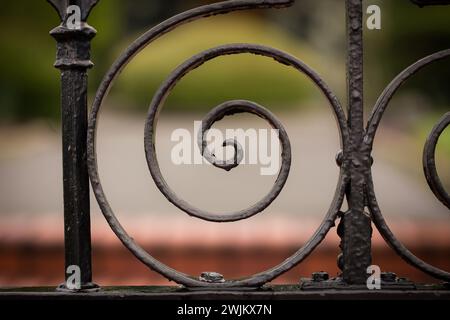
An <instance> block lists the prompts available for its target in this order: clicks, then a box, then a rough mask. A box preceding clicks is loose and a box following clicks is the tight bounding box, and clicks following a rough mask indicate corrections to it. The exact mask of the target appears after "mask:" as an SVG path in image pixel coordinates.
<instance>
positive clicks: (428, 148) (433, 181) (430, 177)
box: [364, 49, 450, 281]
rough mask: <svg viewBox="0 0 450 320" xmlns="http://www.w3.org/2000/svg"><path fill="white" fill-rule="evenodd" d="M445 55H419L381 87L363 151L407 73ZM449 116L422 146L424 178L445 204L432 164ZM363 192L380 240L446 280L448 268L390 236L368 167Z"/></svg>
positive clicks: (369, 146)
mask: <svg viewBox="0 0 450 320" xmlns="http://www.w3.org/2000/svg"><path fill="white" fill-rule="evenodd" d="M448 56H450V49H446V50H442V51H439V52H436V53H433V54H431V55H429V56H427V57H425V58H423V59H420V60H418V61H417V62H415V63H414V64H412V65H410V66H409V67H407V68H406V69H405V70H403V71H402V72H401V73H400V74H399V75H398V76H397V77H396V78H395V79H394V80H392V82H391V83H390V84H389V85H388V86H387V87H386V88H385V89H384V91H383V93H382V94H381V95H380V97H379V98H378V100H377V102H376V103H375V107H374V109H373V112H372V114H371V116H370V118H369V121H368V124H367V130H366V135H365V137H364V152H366V154H370V153H371V151H372V147H373V142H374V139H375V134H376V132H377V129H378V126H379V124H380V121H381V118H382V116H383V114H384V112H385V110H386V108H387V106H388V104H389V102H390V101H391V99H392V97H393V95H394V94H395V93H396V92H397V90H398V89H399V88H400V87H401V86H402V84H403V83H404V82H405V81H406V80H408V79H409V78H410V77H412V76H413V75H414V74H416V73H417V72H418V71H419V70H421V69H422V68H423V67H425V66H427V65H429V64H431V63H433V62H436V61H439V60H442V59H444V58H446V57H448ZM449 118H450V117H449V116H448V113H447V114H446V116H445V117H444V118H443V119H441V121H440V122H439V123H438V125H437V126H436V127H435V128H434V129H433V131H432V134H431V135H430V137H429V139H428V141H427V143H426V144H425V150H424V155H423V159H424V169H425V176H426V178H427V181H428V183H429V184H430V187H431V189H432V191H433V192H434V193H435V195H436V196H437V198H438V199H439V200H441V201H443V203H444V204H445V205H447V206H448V194H447V193H446V192H445V190H444V189H443V187H442V184H440V181H439V177H438V175H437V172H436V167H435V165H434V150H435V147H436V143H437V139H438V138H439V135H440V134H441V133H442V131H443V130H444V129H445V127H446V126H447V125H448V123H449ZM366 196H367V202H368V208H369V210H370V212H371V214H372V218H373V221H374V223H375V226H376V227H377V229H378V231H379V232H380V234H381V236H382V237H383V238H384V240H385V241H386V242H387V243H388V244H389V246H390V247H391V248H393V249H394V251H395V252H396V253H397V254H398V255H399V256H400V257H402V258H403V259H404V260H405V261H406V262H408V263H409V264H411V265H413V266H414V267H416V268H418V269H419V270H422V271H423V272H425V273H427V274H429V275H431V276H433V277H435V278H438V279H442V280H446V281H448V280H450V273H449V272H447V271H444V270H441V269H439V268H436V267H434V266H432V265H430V264H428V263H426V262H424V261H423V260H421V259H419V258H418V257H417V256H415V255H414V254H413V253H412V252H411V251H409V250H408V249H407V248H406V247H405V246H404V245H403V244H402V243H401V242H400V241H399V240H398V239H397V238H396V237H395V236H394V234H393V232H392V231H391V230H390V228H389V227H388V225H387V223H386V221H385V220H384V218H383V215H382V213H381V210H380V208H379V206H378V202H377V200H376V196H375V191H374V186H373V180H372V173H371V172H370V171H367V173H366ZM446 197H447V198H446ZM445 201H447V202H445Z"/></svg>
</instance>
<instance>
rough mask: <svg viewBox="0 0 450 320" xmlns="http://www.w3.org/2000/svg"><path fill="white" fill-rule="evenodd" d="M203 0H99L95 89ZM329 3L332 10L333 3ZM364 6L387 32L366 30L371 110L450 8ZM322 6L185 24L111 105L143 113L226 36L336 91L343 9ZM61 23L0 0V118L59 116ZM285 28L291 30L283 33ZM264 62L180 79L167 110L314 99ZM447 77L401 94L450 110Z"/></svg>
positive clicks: (447, 31) (446, 42) (440, 27)
mask: <svg viewBox="0 0 450 320" xmlns="http://www.w3.org/2000/svg"><path fill="white" fill-rule="evenodd" d="M204 2H205V1H201V0H197V1H194V0H192V1H178V0H170V1H169V0H168V1H158V2H157V3H156V1H155V2H153V1H146V0H136V1H132V2H131V1H124V0H108V1H101V3H100V4H99V5H98V6H97V7H96V8H95V10H93V13H92V15H91V17H90V19H89V22H90V24H91V25H93V26H94V27H95V28H96V29H97V30H98V31H99V32H98V34H97V36H96V38H95V39H94V41H93V50H92V59H93V61H94V62H95V64H96V66H95V68H94V69H93V70H92V71H91V72H90V92H91V94H92V93H93V92H95V89H96V87H97V86H98V83H99V81H100V79H101V77H102V75H103V74H104V73H105V71H106V69H107V68H108V67H109V65H110V64H111V62H112V61H113V59H115V58H116V57H117V55H118V54H119V53H120V51H122V50H123V49H124V47H125V46H126V45H128V44H129V43H130V41H131V40H132V39H133V38H135V36H136V35H135V33H141V32H142V31H144V29H145V28H144V27H143V26H151V25H153V24H154V23H156V22H157V21H162V20H163V19H165V18H167V17H169V16H170V15H172V14H174V13H175V12H179V11H182V10H184V9H186V8H187V7H192V6H196V5H199V4H201V3H204ZM324 3H325V4H324ZM331 3H333V4H334V6H329V5H331ZM364 3H365V5H366V6H367V5H368V4H378V5H380V7H381V8H382V28H383V29H382V30H381V31H368V30H365V31H364V32H365V46H366V47H365V64H366V72H365V81H366V98H367V100H368V103H367V107H368V108H369V109H370V108H371V106H372V105H373V102H374V100H375V99H376V97H377V96H378V94H379V93H380V92H381V90H382V89H383V88H384V86H385V85H386V84H387V83H388V82H389V81H390V80H391V79H392V78H393V77H394V76H395V75H396V74H398V72H400V71H401V70H402V69H404V68H405V67H406V66H408V65H409V64H411V63H412V62H414V61H415V60H417V59H418V58H420V57H423V56H425V55H427V54H429V53H432V52H434V51H437V50H441V49H445V48H449V47H450V19H449V18H448V17H449V16H450V6H447V7H442V6H439V7H427V8H423V9H420V8H418V7H417V6H415V5H412V4H411V3H410V2H409V1H408V0H399V1H386V0H371V1H370V3H369V1H365V2H364ZM327 7H330V8H336V5H335V0H321V1H316V0H304V1H302V2H301V3H300V2H298V3H297V4H296V6H294V7H293V8H291V9H286V10H272V11H270V10H269V11H258V13H253V14H232V15H229V16H218V17H214V18H211V19H205V20H202V21H199V22H195V23H192V24H188V25H186V26H183V27H182V28H180V29H179V30H176V31H175V32H174V33H171V34H169V35H167V36H166V37H163V38H161V39H159V40H158V41H157V42H155V43H154V44H152V45H151V46H150V47H149V48H148V50H145V51H144V52H142V54H140V55H139V56H138V57H137V58H136V60H134V61H133V62H132V63H131V64H130V65H129V67H128V68H126V69H125V71H124V73H123V75H122V76H121V77H120V78H119V81H118V83H117V85H116V86H115V87H114V90H113V92H112V93H113V96H112V97H113V98H114V99H116V100H112V102H115V103H116V104H120V105H123V106H125V107H128V108H132V107H135V108H137V109H146V108H147V106H148V104H149V102H150V99H151V96H152V94H153V93H154V91H155V90H156V88H157V87H158V86H159V84H160V83H161V81H162V80H163V79H164V78H165V77H166V76H167V75H168V74H169V72H170V71H171V70H173V69H174V68H175V67H176V66H177V65H178V64H180V63H181V62H182V61H184V60H185V59H187V58H188V57H189V56H191V55H192V54H196V53H198V52H200V51H201V50H204V49H206V48H208V47H211V46H215V45H220V44H224V43H229V42H252V43H261V44H266V45H270V46H274V47H277V48H281V49H283V50H285V51H288V52H290V53H292V54H294V55H296V56H298V57H299V58H301V59H302V60H304V61H305V62H307V63H308V64H310V65H311V66H313V67H314V68H315V69H317V70H318V71H319V72H320V73H322V74H325V79H326V81H327V82H328V83H330V84H333V85H332V87H333V89H334V91H336V92H338V93H340V92H341V91H340V88H336V87H338V86H336V85H334V79H331V80H330V78H332V77H333V75H334V74H335V75H336V79H338V80H339V81H340V82H341V83H342V86H344V79H345V77H344V74H343V72H341V69H340V67H330V66H332V65H333V63H334V64H336V65H339V63H341V62H340V61H341V60H344V59H343V52H344V49H345V48H344V47H343V45H344V44H345V41H344V39H343V38H342V33H339V31H338V30H337V28H332V27H331V28H330V27H329V26H342V28H344V21H343V19H344V17H343V14H341V13H343V9H342V12H340V11H339V12H334V11H335V10H331V12H330V10H325V9H324V8H327ZM339 8H340V7H339ZM339 10H340V9H339ZM275 15H276V16H278V22H280V19H281V20H282V23H280V24H279V26H278V27H274V24H273V23H271V20H272V19H271V17H272V18H273V17H274V16H275ZM318 17H319V18H318ZM275 20H276V19H275ZM331 21H335V23H331ZM58 23H59V21H58V19H57V15H56V13H55V12H54V10H53V9H52V8H51V7H50V5H48V4H47V3H46V2H45V1H43V0H42V1H5V2H4V3H2V10H1V12H0V26H1V27H0V37H1V39H2V41H0V70H1V73H0V119H2V120H5V119H10V120H26V119H34V118H48V119H58V118H59V114H60V111H59V73H58V70H56V69H54V68H52V65H53V62H54V59H55V41H54V40H53V39H52V38H51V37H50V36H49V35H48V32H49V31H50V30H51V29H52V28H53V27H55V26H57V25H58ZM281 25H282V26H283V27H286V28H288V30H289V31H286V30H284V31H283V30H282V29H280V28H281ZM320 26H322V29H320V28H319V27H320ZM325 27H326V28H325ZM339 28H340V27H339ZM319 29H320V30H319ZM336 31H338V32H337V33H336ZM335 33H336V34H338V35H340V37H339V39H338V40H339V41H334V40H333V39H334V38H335V36H334V34H335ZM331 35H333V36H331ZM327 36H328V37H327ZM124 38H125V39H126V41H124V40H123V39H124ZM341 38H342V39H341ZM300 39H301V40H300ZM330 39H331V40H333V42H335V43H342V46H337V47H336V48H335V51H334V52H328V49H324V48H325V47H326V46H322V47H321V46H317V43H320V41H322V42H323V41H325V42H326V41H331V40H330ZM312 40H314V41H312ZM319 40H320V41H319ZM335 40H336V39H335ZM306 44H310V45H308V46H307V45H306ZM324 50H327V52H324ZM330 56H331V57H333V56H334V57H335V59H330V58H329V57H330ZM324 57H325V58H324ZM266 60H267V59H264V58H253V57H250V56H249V55H239V56H233V57H225V58H220V59H217V60H215V61H211V62H209V63H207V64H206V65H205V66H202V67H201V68H200V69H198V70H195V71H194V72H193V73H192V74H190V75H189V76H187V77H186V79H183V81H182V82H181V83H180V85H179V86H178V87H177V88H176V89H175V90H174V92H173V94H172V95H171V96H170V98H169V100H168V101H167V104H168V106H169V107H171V108H173V109H182V110H188V109H193V110H195V109H199V108H208V109H209V108H211V107H212V106H213V105H215V104H217V103H220V102H222V101H223V100H226V99H236V98H243V99H252V100H255V101H257V102H261V103H262V104H274V105H275V104H276V105H277V106H279V107H283V106H291V105H294V104H296V102H297V101H300V100H302V101H304V100H305V99H308V98H315V96H316V95H317V90H316V89H313V87H312V85H311V83H310V82H309V81H307V80H306V79H305V78H304V77H302V76H299V75H298V74H297V73H296V72H295V71H289V70H288V69H287V68H281V67H280V66H279V65H277V64H276V63H274V62H270V61H266ZM333 60H334V61H333ZM342 63H343V62H342ZM321 68H322V69H321ZM323 70H325V71H326V72H322V71H323ZM449 77H450V62H449V61H443V62H439V63H437V64H436V65H434V66H431V67H429V68H427V69H426V70H424V71H423V73H422V72H421V73H420V74H419V76H418V77H415V78H413V79H411V81H409V82H408V85H407V86H405V88H403V89H402V91H401V92H399V94H400V95H401V94H405V93H406V94H407V93H408V92H414V94H416V95H424V96H426V97H428V98H429V101H430V103H429V106H427V107H428V108H433V109H434V110H437V112H438V113H440V112H442V111H444V110H448V105H449V101H450V90H448V79H449ZM341 79H342V80H341Z"/></svg>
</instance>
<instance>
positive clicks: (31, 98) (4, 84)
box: [0, 0, 121, 121]
mask: <svg viewBox="0 0 450 320" xmlns="http://www.w3.org/2000/svg"><path fill="white" fill-rule="evenodd" d="M118 3H119V0H108V1H102V4H101V10H94V12H93V14H92V17H91V19H90V23H91V24H92V25H95V26H96V27H97V26H98V30H99V34H98V36H97V37H96V38H95V41H94V42H93V52H95V56H96V57H97V59H95V58H93V59H94V60H95V61H96V66H99V68H94V70H93V72H92V78H91V80H94V79H96V78H98V77H99V72H100V71H101V70H104V68H105V67H106V64H109V61H108V59H105V58H103V59H99V58H98V57H107V56H108V50H109V49H110V46H111V43H112V42H113V41H114V40H115V39H117V33H118V31H120V19H121V18H120V16H121V14H120V10H118V8H119V6H118ZM58 24H59V20H58V17H57V14H56V11H54V9H53V8H52V7H51V6H50V5H49V4H48V3H47V2H46V1H4V2H2V10H1V11H0V38H1V41H0V70H1V74H0V119H2V120H3V121H5V120H27V119H34V118H47V119H52V120H57V119H58V118H59V115H60V110H59V71H58V70H56V69H54V68H53V67H52V66H53V63H54V61H55V52H56V44H55V41H54V40H53V39H52V38H51V37H50V36H49V31H50V30H51V29H52V28H54V27H56V26H57V25H58ZM102 65H105V66H103V67H102ZM94 81H95V80H94Z"/></svg>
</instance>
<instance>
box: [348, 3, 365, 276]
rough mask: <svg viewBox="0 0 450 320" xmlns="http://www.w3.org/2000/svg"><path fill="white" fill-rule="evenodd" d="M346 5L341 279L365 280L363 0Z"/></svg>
mask: <svg viewBox="0 0 450 320" xmlns="http://www.w3.org/2000/svg"><path fill="white" fill-rule="evenodd" d="M346 8H347V52H348V56H347V83H348V84H347V100H348V102H347V103H348V110H347V113H348V123H349V130H350V142H349V145H350V149H349V150H348V151H349V154H348V155H347V156H346V154H345V153H346V152H345V150H344V157H345V158H346V161H348V167H347V168H348V170H349V171H350V172H349V175H350V182H349V183H350V184H349V186H348V189H347V191H348V192H347V202H348V206H349V210H348V211H347V212H346V213H344V215H343V216H342V222H341V223H343V237H342V253H343V255H342V259H343V261H342V262H343V270H342V271H343V273H342V276H343V279H344V281H345V282H347V283H349V284H364V283H366V281H367V267H368V266H369V265H370V264H371V253H370V248H371V236H372V228H371V221H370V217H369V216H368V215H366V214H365V212H364V175H365V172H366V171H368V170H370V165H371V164H370V155H368V154H364V153H363V152H362V150H361V146H362V143H363V138H364V137H363V135H364V110H363V93H364V90H363V28H362V17H363V10H362V0H346Z"/></svg>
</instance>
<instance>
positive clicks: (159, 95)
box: [145, 44, 345, 222]
mask: <svg viewBox="0 0 450 320" xmlns="http://www.w3.org/2000/svg"><path fill="white" fill-rule="evenodd" d="M239 53H252V54H257V55H262V56H266V57H270V58H273V59H275V60H276V61H278V62H280V63H282V64H283V65H287V66H292V67H294V68H295V69H297V70H299V71H300V72H303V73H305V74H306V75H307V76H308V77H309V78H310V79H311V80H312V81H313V82H314V83H315V84H316V85H317V86H318V87H319V88H320V89H321V91H322V92H323V93H324V95H325V96H326V97H327V98H328V100H329V101H330V103H331V105H332V108H333V110H334V112H335V115H336V117H338V118H339V119H341V120H342V125H344V123H345V122H344V118H343V117H342V116H343V115H341V116H340V115H339V107H338V105H335V104H334V103H335V101H336V100H335V99H336V97H334V96H333V95H332V94H331V92H330V91H329V89H328V88H327V87H326V86H325V84H324V83H323V81H322V80H321V79H320V77H319V76H318V75H317V74H316V73H315V72H314V71H313V70H311V69H310V68H309V67H308V66H306V65H305V64H304V63H302V62H301V61H299V60H297V59H296V58H294V57H292V56H290V55H288V54H286V53H284V52H282V51H279V50H276V49H273V48H268V47H264V46H259V45H252V44H229V45H224V46H220V47H216V48H212V49H209V50H206V51H204V52H202V53H200V54H198V55H196V56H194V57H192V58H191V59H189V60H187V61H186V62H185V63H183V64H182V65H181V66H179V67H178V68H177V69H176V70H175V71H174V72H173V73H172V74H171V75H170V76H169V77H168V79H167V80H166V81H165V82H164V83H163V84H162V85H161V87H160V88H159V89H158V90H157V92H156V94H155V96H154V97H153V101H152V102H151V104H150V108H149V113H148V116H147V121H146V126H145V151H146V157H147V164H148V167H149V169H150V172H151V174H152V177H153V180H154V181H155V183H156V185H157V187H158V189H159V190H160V191H161V193H162V194H164V196H165V197H166V198H167V199H168V200H169V201H170V202H171V203H173V204H174V205H175V206H176V207H178V208H179V209H181V210H183V211H184V212H186V213H187V214H189V215H191V216H195V217H197V218H201V219H204V220H207V221H215V222H229V221H237V220H242V219H246V218H248V217H251V216H253V215H255V214H257V213H259V212H261V211H262V210H264V209H265V208H267V207H268V206H269V205H270V204H271V203H272V202H273V201H274V200H275V198H276V197H277V196H278V194H279V193H280V192H281V190H282V188H283V186H284V184H285V182H286V180H287V177H288V175H289V170H290V164H291V147H290V143H289V138H288V136H287V133H286V130H285V129H284V127H283V125H282V124H281V122H280V121H278V120H277V119H276V117H275V116H274V115H273V114H272V113H271V112H270V111H268V110H266V109H264V108H263V107H261V106H259V105H257V104H255V103H253V102H244V101H231V102H226V103H225V104H222V105H221V106H219V107H217V108H215V109H213V110H212V111H211V113H210V114H209V115H208V116H207V121H206V128H209V127H210V126H211V125H212V124H213V123H214V122H215V121H218V120H220V118H222V117H223V116H225V115H227V114H233V113H238V112H239V113H240V112H250V113H253V114H256V115H258V116H259V117H261V118H263V119H265V120H267V121H268V122H269V123H270V125H271V126H272V127H273V128H275V129H278V130H279V138H280V141H281V145H282V154H281V155H282V164H281V169H280V172H279V174H278V177H277V179H276V181H275V183H274V186H273V188H272V190H271V191H270V192H269V193H268V194H267V195H266V196H265V197H264V198H263V199H262V200H260V201H259V202H258V203H256V204H255V205H253V206H251V207H250V208H248V209H244V210H240V211H237V212H233V213H227V214H221V215H217V214H211V213H209V212H206V211H204V210H200V209H198V208H195V207H193V206H191V205H190V204H189V203H187V202H186V201H184V200H182V199H180V198H178V196H177V195H176V194H175V193H174V192H173V191H172V190H171V189H170V187H169V186H168V184H167V183H166V181H165V180H164V178H163V176H162V174H161V171H160V169H159V165H158V160H157V156H156V151H155V134H156V125H157V115H158V114H159V112H160V110H161V107H162V105H163V104H164V101H165V99H166V98H167V96H168V95H169V93H170V91H171V90H172V89H173V88H174V87H175V85H176V84H177V83H178V81H180V80H181V79H182V78H183V77H184V76H185V75H186V74H187V73H189V72H190V71H192V70H193V69H195V68H198V67H200V66H201V65H202V64H204V63H205V62H207V61H209V60H211V59H214V58H216V57H219V56H223V55H232V54H239ZM204 122H205V121H204ZM206 128H204V129H206ZM200 139H201V141H199V145H200V148H201V149H200V150H203V151H205V150H206V149H205V148H204V147H203V145H204V144H205V141H204V139H203V133H202V135H201V137H200ZM228 143H231V142H228ZM236 153H238V149H237V148H236ZM203 154H204V155H205V153H203ZM207 157H209V158H210V159H209V160H211V161H215V159H212V158H211V155H208V154H207ZM236 165H237V163H232V164H231V165H225V166H224V165H223V164H219V165H218V166H220V167H223V168H225V169H230V168H231V167H232V166H236Z"/></svg>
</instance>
